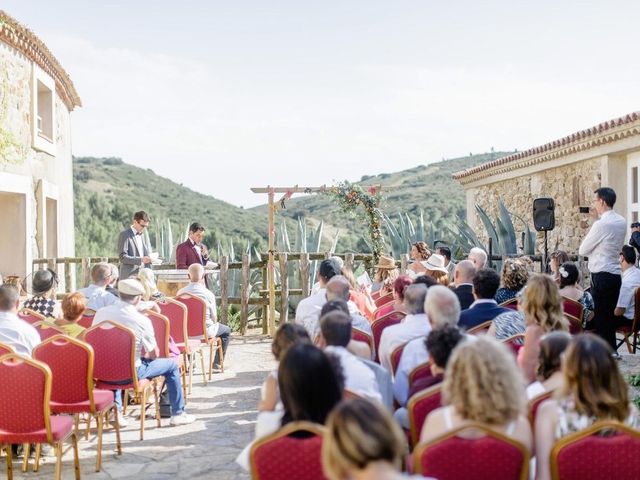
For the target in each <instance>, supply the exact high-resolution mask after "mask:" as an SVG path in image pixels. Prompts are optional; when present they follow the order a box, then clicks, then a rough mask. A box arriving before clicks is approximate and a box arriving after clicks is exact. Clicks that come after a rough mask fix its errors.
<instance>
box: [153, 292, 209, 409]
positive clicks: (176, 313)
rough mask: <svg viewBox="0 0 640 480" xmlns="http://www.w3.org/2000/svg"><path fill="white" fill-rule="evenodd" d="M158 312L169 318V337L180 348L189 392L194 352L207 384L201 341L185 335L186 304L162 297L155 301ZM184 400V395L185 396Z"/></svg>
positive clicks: (191, 382)
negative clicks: (198, 359)
mask: <svg viewBox="0 0 640 480" xmlns="http://www.w3.org/2000/svg"><path fill="white" fill-rule="evenodd" d="M157 304H158V306H159V307H160V312H162V314H163V315H164V316H165V317H167V318H168V319H169V330H170V334H171V338H173V341H174V342H175V343H176V345H177V346H178V349H180V353H182V357H183V358H184V362H185V364H186V365H187V376H188V377H189V393H191V387H192V384H193V367H194V366H195V363H194V362H195V360H196V353H197V354H199V355H200V365H201V367H202V381H203V382H204V384H205V385H206V384H207V374H206V371H205V368H204V354H203V353H202V343H201V342H200V340H199V339H197V338H194V339H189V336H188V335H187V306H186V305H185V304H184V303H182V302H177V301H175V300H173V299H172V298H166V297H165V298H164V299H163V300H160V301H158V302H157ZM185 400H186V397H185Z"/></svg>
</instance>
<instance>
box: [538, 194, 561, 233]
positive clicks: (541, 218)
mask: <svg viewBox="0 0 640 480" xmlns="http://www.w3.org/2000/svg"><path fill="white" fill-rule="evenodd" d="M555 208H556V207H555V203H554V201H553V198H536V199H535V200H534V201H533V226H534V227H535V229H536V230H537V231H538V232H547V231H549V230H553V229H554V228H555V226H556V216H555V213H554V212H555Z"/></svg>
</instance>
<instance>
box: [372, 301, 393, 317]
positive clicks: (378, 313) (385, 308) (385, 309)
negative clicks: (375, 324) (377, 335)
mask: <svg viewBox="0 0 640 480" xmlns="http://www.w3.org/2000/svg"><path fill="white" fill-rule="evenodd" d="M395 309H396V305H395V303H394V302H389V303H385V304H384V305H382V306H381V307H379V308H376V310H375V311H374V312H373V318H374V319H378V318H382V317H384V316H385V315H389V314H390V313H391V312H393V311H394V310H395Z"/></svg>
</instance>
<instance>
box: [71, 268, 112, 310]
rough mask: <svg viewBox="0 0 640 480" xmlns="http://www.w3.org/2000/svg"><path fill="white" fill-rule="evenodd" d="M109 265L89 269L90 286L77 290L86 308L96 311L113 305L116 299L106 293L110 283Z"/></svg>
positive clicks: (110, 272)
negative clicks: (84, 300) (82, 296)
mask: <svg viewBox="0 0 640 480" xmlns="http://www.w3.org/2000/svg"><path fill="white" fill-rule="evenodd" d="M111 275H112V271H111V265H109V264H108V263H105V262H100V263H96V264H95V265H94V266H93V267H92V268H91V282H92V283H91V285H89V286H88V287H86V288H81V289H80V290H78V292H80V293H81V294H82V295H84V298H86V299H87V308H90V309H91V310H94V311H96V312H97V311H98V310H100V309H101V308H102V307H107V306H109V305H113V304H114V303H116V302H117V301H118V297H116V296H114V295H112V294H111V293H109V292H108V291H107V287H108V286H109V285H110V283H111Z"/></svg>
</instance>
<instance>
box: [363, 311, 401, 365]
mask: <svg viewBox="0 0 640 480" xmlns="http://www.w3.org/2000/svg"><path fill="white" fill-rule="evenodd" d="M404 317H405V314H404V313H402V312H391V313H390V314H389V315H385V316H384V317H382V318H378V319H377V320H375V321H374V322H373V323H372V324H371V331H372V332H373V344H374V346H375V349H376V358H377V357H378V348H379V347H380V338H381V337H382V331H383V330H384V329H385V328H387V327H388V326H390V325H396V324H398V323H400V322H401V321H402V319H403V318H404Z"/></svg>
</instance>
